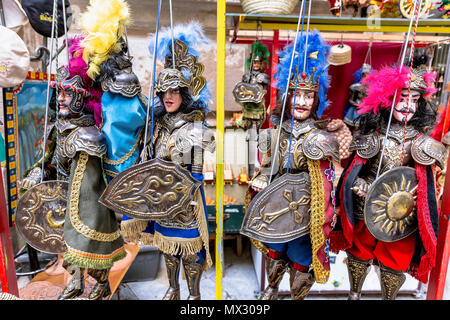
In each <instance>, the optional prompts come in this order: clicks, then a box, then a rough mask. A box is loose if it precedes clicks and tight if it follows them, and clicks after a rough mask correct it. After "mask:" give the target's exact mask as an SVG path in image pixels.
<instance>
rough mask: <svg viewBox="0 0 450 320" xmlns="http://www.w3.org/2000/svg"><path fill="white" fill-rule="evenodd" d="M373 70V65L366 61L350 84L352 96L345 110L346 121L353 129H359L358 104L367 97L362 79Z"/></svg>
mask: <svg viewBox="0 0 450 320" xmlns="http://www.w3.org/2000/svg"><path fill="white" fill-rule="evenodd" d="M371 71H372V66H371V65H369V64H367V63H364V64H363V66H362V67H361V68H360V69H359V70H358V71H356V72H355V73H354V74H353V78H354V79H355V80H354V82H353V84H352V85H351V86H350V98H349V99H348V105H347V108H346V109H345V111H344V122H345V124H346V125H348V126H349V127H350V128H351V129H352V130H356V129H358V120H357V118H358V105H359V104H360V103H361V102H362V99H363V98H364V97H365V88H364V86H363V85H362V83H361V82H362V81H363V80H364V78H365V77H366V75H368V74H369V73H370V72H371Z"/></svg>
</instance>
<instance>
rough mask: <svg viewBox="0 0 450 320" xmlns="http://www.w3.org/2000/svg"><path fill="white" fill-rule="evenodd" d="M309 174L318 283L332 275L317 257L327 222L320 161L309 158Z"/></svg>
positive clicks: (323, 239)
mask: <svg viewBox="0 0 450 320" xmlns="http://www.w3.org/2000/svg"><path fill="white" fill-rule="evenodd" d="M307 162H308V170H309V176H310V177H311V222H310V233H311V244H312V258H313V262H312V264H313V269H314V276H315V278H316V281H317V282H318V283H326V282H327V281H328V278H329V276H330V270H325V269H324V268H323V265H322V263H321V262H320V260H319V258H318V257H317V252H318V251H319V249H320V248H321V247H322V246H323V244H324V243H325V235H324V233H323V225H324V223H325V190H324V186H323V183H324V181H323V177H322V172H321V171H320V162H319V161H317V160H310V159H307Z"/></svg>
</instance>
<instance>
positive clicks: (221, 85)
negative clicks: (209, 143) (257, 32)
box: [216, 0, 226, 300]
mask: <svg viewBox="0 0 450 320" xmlns="http://www.w3.org/2000/svg"><path fill="white" fill-rule="evenodd" d="M225 12H226V3H225V0H217V73H216V77H217V78H216V83H217V87H216V94H217V99H216V100H217V101H216V225H217V227H216V300H222V274H223V270H222V267H223V183H224V181H223V150H224V149H223V146H224V130H225V128H224V120H225V31H226V30H225V28H226V25H225Z"/></svg>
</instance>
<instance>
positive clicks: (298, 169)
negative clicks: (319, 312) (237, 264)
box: [0, 0, 450, 300]
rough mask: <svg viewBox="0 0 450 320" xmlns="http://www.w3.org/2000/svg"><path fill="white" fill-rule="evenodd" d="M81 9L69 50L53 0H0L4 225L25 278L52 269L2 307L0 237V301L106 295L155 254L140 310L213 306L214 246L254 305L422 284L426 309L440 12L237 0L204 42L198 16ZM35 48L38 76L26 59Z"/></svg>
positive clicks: (447, 119)
mask: <svg viewBox="0 0 450 320" xmlns="http://www.w3.org/2000/svg"><path fill="white" fill-rule="evenodd" d="M71 2H72V4H73V3H74V2H73V1H71ZM88 2H89V4H88V5H87V6H86V8H85V10H84V12H82V13H81V14H80V15H79V19H77V21H75V22H76V27H77V30H79V31H80V34H77V35H73V34H71V35H70V37H69V35H67V34H65V33H66V31H67V30H68V29H69V27H70V25H71V23H72V18H73V17H72V9H73V10H75V9H76V10H77V11H78V6H74V7H72V8H71V4H70V3H69V0H50V1H48V0H39V1H26V0H22V1H21V2H19V1H17V0H7V1H6V2H5V1H4V3H3V6H2V5H1V1H0V22H1V23H2V25H4V26H0V38H3V40H4V41H3V42H4V43H5V45H4V46H3V50H1V52H0V87H2V88H3V89H2V93H3V94H2V97H3V107H4V109H3V113H4V116H3V117H1V115H0V117H1V119H0V121H1V122H0V129H1V130H3V132H1V134H0V145H2V144H4V149H5V150H4V152H3V153H2V152H0V160H2V159H3V160H4V162H2V161H0V162H2V165H3V166H4V168H3V171H5V172H6V173H7V174H6V176H4V178H5V181H4V185H5V189H6V190H5V191H6V192H5V195H6V198H7V199H6V204H5V207H6V208H5V210H0V214H3V211H5V212H6V214H5V216H4V217H0V230H4V229H5V227H10V228H15V230H14V231H15V232H17V234H18V236H19V237H18V238H19V240H20V241H22V243H23V244H24V246H23V247H22V249H21V250H22V253H25V251H28V252H27V253H28V259H29V267H30V270H31V271H32V272H31V273H33V272H34V273H33V275H34V274H41V275H42V274H43V273H42V271H44V272H45V271H46V270H47V269H48V268H50V267H51V266H52V265H53V264H46V266H42V264H41V265H40V266H39V261H41V262H42V261H43V260H39V261H37V267H35V266H32V264H33V263H32V259H33V258H32V255H33V254H34V253H36V252H37V253H39V255H41V254H44V255H51V256H54V257H55V260H54V263H55V267H56V266H58V268H59V271H61V272H60V273H58V274H57V275H56V273H54V274H51V272H50V273H47V274H46V276H48V278H46V279H50V278H51V277H52V276H55V275H56V276H55V277H59V279H58V280H57V281H55V282H54V283H53V282H46V281H43V280H42V279H39V278H40V277H37V278H38V279H39V280H37V281H40V282H44V284H43V285H42V284H36V283H34V284H33V281H30V283H31V286H30V288H31V287H33V285H34V287H33V288H34V289H33V290H34V291H33V292H32V293H31V294H30V293H27V294H22V293H23V292H25V291H26V290H25V291H22V293H21V294H20V295H17V296H16V295H6V294H4V293H6V292H7V291H8V288H7V287H8V285H9V284H7V283H6V281H5V276H6V271H5V270H6V269H7V268H8V267H9V269H8V281H10V279H9V278H10V277H11V274H12V273H11V272H12V271H14V263H13V266H12V267H11V265H9V266H8V263H9V261H14V260H16V261H15V262H16V263H17V261H18V260H17V257H18V256H17V257H13V256H12V253H13V252H12V250H11V248H13V247H12V246H11V245H10V243H8V242H5V237H6V238H8V239H9V238H11V239H12V240H13V241H16V239H14V238H12V237H10V235H9V234H8V233H6V232H3V231H2V232H1V233H0V240H1V241H0V242H1V243H3V244H4V245H3V246H0V248H1V249H2V250H0V284H1V290H0V291H2V292H0V300H4V299H11V298H14V297H16V298H19V299H29V298H30V299H33V298H35V299H45V297H47V298H48V297H51V298H50V299H59V300H71V299H89V300H102V299H111V298H112V297H113V296H114V294H116V293H117V297H118V299H119V300H120V299H121V298H120V294H121V293H120V290H119V285H120V283H121V282H126V281H125V280H124V279H125V278H124V275H125V273H126V272H127V270H129V269H128V268H129V266H130V265H131V264H132V262H133V260H134V259H135V257H136V256H137V255H138V252H139V248H140V247H141V248H142V247H150V246H151V247H152V248H153V250H155V251H156V252H157V253H158V255H161V256H162V257H161V263H163V264H162V265H161V266H162V267H163V270H162V271H163V273H164V274H165V275H167V280H165V281H167V282H168V286H167V287H166V286H164V287H162V289H163V292H156V291H155V292H154V291H152V290H153V288H151V289H149V290H148V292H151V294H152V295H153V297H152V299H154V298H156V299H160V298H161V299H162V300H180V299H187V300H200V299H202V298H203V299H205V298H207V299H208V298H209V296H207V297H205V293H204V291H203V290H205V289H206V287H208V289H209V285H207V286H205V284H204V283H203V287H202V286H201V283H202V282H201V281H204V279H205V271H207V270H208V269H209V268H210V267H212V266H213V258H212V254H213V252H214V253H215V257H214V258H215V259H216V260H215V268H216V270H215V273H214V277H215V281H216V286H217V285H219V282H221V281H222V278H224V277H228V276H229V274H227V273H226V269H227V268H229V263H227V264H225V263H224V261H226V260H227V259H228V257H227V251H228V250H224V247H225V243H224V241H225V240H227V241H230V240H235V241H236V248H235V249H236V250H235V253H236V254H237V256H238V257H240V256H241V253H242V252H243V249H244V250H247V248H248V246H247V244H250V246H249V247H250V248H249V250H248V251H247V252H245V253H246V254H247V253H248V254H249V255H250V256H251V258H252V263H253V267H254V270H255V274H256V276H257V278H258V279H257V282H258V285H257V287H258V288H252V289H251V291H252V293H251V294H254V295H253V297H254V298H258V299H259V300H277V299H280V298H281V296H282V295H289V296H290V298H291V299H292V300H303V299H305V298H310V296H311V294H329V293H331V294H333V292H335V294H336V295H341V294H342V295H345V296H346V298H348V300H360V299H362V297H364V296H365V294H366V293H368V292H370V294H378V297H379V298H381V299H383V300H395V299H397V296H399V295H400V294H403V295H404V294H406V293H408V294H410V293H412V292H413V291H417V292H416V293H412V294H416V295H417V296H416V298H417V297H418V296H419V295H420V293H419V291H421V292H422V293H424V292H426V290H428V288H427V287H426V286H425V285H426V284H428V283H429V284H430V286H429V290H430V291H429V292H430V294H429V297H432V296H433V294H437V293H435V291H438V289H437V288H435V287H436V282H438V283H442V281H445V280H442V279H437V278H439V277H440V274H439V275H437V271H436V270H440V269H439V268H442V267H444V268H447V264H445V263H446V261H444V262H442V257H444V258H445V252H446V251H448V245H447V244H445V243H444V241H443V236H442V235H443V234H444V231H446V232H447V233H448V230H450V229H448V226H447V224H446V223H448V222H447V221H445V216H443V215H442V213H441V211H442V212H444V211H445V209H447V206H448V205H447V203H450V201H449V199H450V198H448V197H447V191H448V190H447V189H446V187H447V188H448V186H446V185H445V177H446V169H447V161H448V159H447V158H448V155H449V150H450V133H449V132H448V131H449V127H450V111H449V110H450V109H448V106H446V104H447V103H448V101H445V99H448V96H447V95H446V94H445V92H448V91H450V90H449V89H450V85H449V84H448V83H445V81H447V80H448V78H449V77H448V74H447V68H446V67H447V65H448V63H449V59H448V57H447V55H448V51H449V43H448V41H447V40H446V38H444V37H443V36H442V35H446V34H448V33H449V32H450V31H448V30H450V28H449V27H448V23H446V22H445V20H444V19H446V18H447V15H448V9H449V8H450V5H449V4H448V3H447V1H437V0H436V1H435V0H423V1H421V2H420V4H421V5H420V8H419V6H418V2H416V0H329V1H328V2H323V3H321V4H320V5H317V7H313V9H311V3H313V5H315V2H313V1H303V0H302V1H298V0H296V1H291V0H270V1H269V0H268V1H253V0H241V6H242V9H243V11H244V13H245V14H243V13H242V12H241V13H239V14H238V13H233V14H231V13H230V14H227V13H226V12H225V13H223V12H222V13H223V15H222V13H221V12H219V2H218V3H217V5H218V8H217V10H218V12H217V13H218V15H217V16H218V26H219V22H220V21H219V17H225V19H226V23H224V26H223V29H222V30H220V28H218V29H217V30H216V31H218V33H217V42H214V41H210V40H209V39H208V38H209V37H210V34H213V32H212V29H214V28H212V27H211V26H210V25H209V24H208V22H205V26H203V24H202V23H203V21H202V19H203V18H200V21H202V22H189V23H185V24H181V23H180V24H176V25H173V16H172V15H173V12H172V10H173V9H172V5H173V3H172V1H170V2H169V4H170V6H169V7H168V8H167V10H170V12H165V13H164V12H161V3H162V2H163V1H161V0H159V1H158V9H157V11H156V10H155V11H154V12H153V11H151V12H149V13H146V14H147V15H150V16H151V19H152V20H151V21H153V19H154V18H155V19H156V21H157V22H156V32H154V30H146V29H148V28H147V27H148V21H150V20H148V21H147V22H146V23H147V24H145V23H144V24H142V23H141V22H142V17H140V16H138V15H139V14H141V12H139V10H135V9H136V8H144V7H145V8H146V9H149V10H150V7H149V6H148V4H144V3H140V4H139V5H136V3H131V2H130V3H128V2H126V0H89V1H88ZM5 3H10V4H14V6H15V7H14V8H15V9H14V10H11V8H7V10H2V9H5V8H4V7H5ZM306 3H308V5H309V9H307V7H306ZM328 3H329V5H330V6H329V7H328ZM175 5H177V3H175ZM184 5H185V4H184ZM299 5H300V7H301V8H299V9H300V14H299V15H298V16H293V15H291V13H292V11H293V9H294V8H296V7H298V6H299ZM415 5H417V8H419V9H420V11H419V12H418V13H417V14H413V13H414V9H415ZM16 6H21V8H19V11H20V12H18V11H17V7H16ZM63 7H64V8H63ZM205 7H206V6H205ZM224 7H225V6H224ZM179 8H180V7H178V8H177V9H179ZM183 8H185V7H183ZM22 9H23V10H22ZM132 9H134V10H132ZM153 9H154V8H151V10H153ZM224 10H225V9H224ZM306 10H309V11H306ZM329 10H330V11H329ZM225 11H226V10H225ZM311 11H313V13H314V17H313V16H311ZM319 11H320V12H319ZM77 13H78V12H77ZM131 13H133V14H134V15H135V16H134V17H133V18H132V17H131ZM166 13H167V14H168V16H170V27H162V28H160V25H159V23H160V22H159V21H160V18H162V17H163V14H166ZM5 14H6V15H7V16H6V19H5ZM25 14H26V15H25ZM177 14H178V15H179V12H177ZM327 15H328V18H326V16H327ZM331 15H334V16H335V17H331ZM324 16H325V18H324ZM74 17H75V16H74ZM136 17H137V19H136V20H135V18H136ZM336 17H339V18H336ZM12 18H14V19H12ZM23 18H25V20H23ZM297 18H299V19H297ZM27 19H28V21H29V22H30V25H28V26H27V25H26V22H28V21H26V20H27ZM438 19H440V20H438ZM163 20H164V19H163ZM188 20H189V19H188ZM399 20H400V21H399ZM402 20H403V21H402ZM13 21H18V24H14V23H13V24H11V23H12V22H13ZM21 21H22V22H23V21H25V22H23V23H22V24H21V23H19V22H21ZM136 21H137V22H138V23H136ZM166 22H167V21H166ZM378 22H381V24H379V25H377V23H378ZM408 22H409V23H408ZM8 23H9V24H10V25H11V28H9V27H5V26H7V25H8ZM294 25H297V30H296V33H295V38H294V37H293V34H292V31H288V30H292V29H294ZM300 26H301V30H300ZM379 27H380V28H381V29H380V28H379ZM315 28H318V29H319V30H320V31H318V30H313V29H315ZM16 30H17V31H16ZM144 30H145V32H143V31H144ZM322 30H323V33H321V31H322ZM219 31H220V32H222V31H225V36H224V38H225V41H224V42H222V40H221V39H219V36H222V34H221V33H219ZM271 31H273V33H272V32H271ZM16 32H18V33H16ZM228 33H229V35H230V37H229V38H228V37H227V34H228ZM55 34H57V35H58V37H56V35H55ZM419 34H420V36H418V37H417V38H416V35H419ZM52 35H53V37H52ZM207 35H208V36H207ZM344 35H345V42H344ZM36 37H37V42H39V45H40V46H39V48H38V49H39V50H38V49H36V52H38V51H39V52H40V53H43V55H41V56H42V60H41V61H40V60H38V55H37V53H35V56H34V57H33V56H30V54H29V52H28V49H29V48H32V47H33V46H36V39H35V38H36ZM47 37H49V39H47ZM61 37H62V38H63V39H59V38H61ZM129 37H130V38H129ZM147 37H150V38H149V39H148V38H147ZM30 38H33V39H31V41H30ZM144 38H145V39H144ZM325 39H327V40H329V41H330V42H327V41H326V40H325ZM42 40H43V43H42ZM61 40H63V41H62V46H61V42H60V43H59V44H58V41H61ZM129 40H130V41H129ZM48 41H50V43H48ZM226 41H230V43H229V44H230V45H229V46H228V45H227V44H226V43H227V42H226ZM416 41H417V43H416ZM148 42H149V43H148ZM374 42H375V43H374ZM400 42H403V43H400ZM373 43H374V46H373V49H374V50H373V53H374V54H373V56H374V59H373V61H372V56H371V54H372V52H371V48H372V44H373ZM55 44H56V45H55ZM367 44H368V51H367V54H366V48H367ZM47 45H48V47H49V48H46V47H47ZM66 45H67V52H66ZM142 45H144V46H146V47H147V48H148V52H149V56H147V55H148V54H142V52H139V51H142V47H140V46H142ZM236 46H237V48H236ZM133 47H135V48H137V49H136V50H134V49H133ZM41 49H42V50H41ZM30 52H31V51H30ZM66 54H67V65H63V66H62V65H61V63H60V60H61V59H60V57H61V56H64V57H63V60H64V61H66V57H65V55H66ZM132 54H134V56H133V55H132ZM364 55H366V56H365V59H364ZM397 56H398V59H397ZM149 57H150V59H151V60H152V61H153V64H152V65H151V66H149V65H150V64H149V63H148V61H147V60H148V58H149ZM220 59H223V60H224V61H220ZM428 59H430V60H428ZM222 62H224V64H225V65H222ZM393 62H395V63H393ZM41 63H42V64H41ZM55 63H56V67H55V65H54V64H55ZM64 63H65V62H64ZM216 63H217V65H216ZM244 63H245V69H244ZM344 65H345V66H344ZM222 67H223V68H222ZM35 69H36V70H39V71H43V70H47V71H48V72H49V73H45V72H34V70H35ZM222 69H224V70H222ZM52 71H53V72H54V74H51V72H52ZM149 71H150V72H149ZM242 72H244V74H243V75H242ZM141 74H142V75H144V74H145V75H149V78H150V81H147V80H148V79H139V78H138V76H139V75H141ZM436 74H437V75H438V77H436ZM352 75H353V77H352ZM241 76H242V77H241ZM145 77H147V76H145ZM331 78H332V79H331ZM207 79H208V80H207ZM230 79H232V80H230ZM436 79H439V80H436ZM445 87H446V90H444V88H445ZM143 88H145V90H148V94H146V93H145V92H144V91H143V90H144V89H143ZM210 88H212V90H214V93H217V97H216V98H215V100H214V96H212V95H211V92H210ZM225 89H226V90H225ZM223 95H224V96H223ZM269 102H270V103H269ZM211 103H216V104H217V106H216V108H213V107H212V108H211V109H212V110H210V104H211ZM330 106H331V107H330ZM210 111H212V112H210ZM216 141H217V150H216ZM2 156H3V158H2ZM219 170H221V171H222V172H220V171H219ZM446 190H447V191H446ZM0 204H2V198H1V197H0ZM8 218H9V221H6V220H7V219H8ZM5 221H6V222H5ZM8 223H9V226H8ZM445 236H446V233H445ZM438 237H439V238H438ZM8 239H6V240H7V241H9V240H8ZM212 241H214V242H215V245H216V250H215V251H214V250H211V248H210V245H211V243H212ZM227 245H228V243H227ZM130 248H132V250H131V249H130ZM130 250H131V251H130ZM10 251H11V252H10ZM130 252H131V254H130ZM443 252H444V254H443ZM22 253H21V255H22ZM6 254H9V256H6ZM158 257H159V256H158ZM24 259H26V258H24V257H22V258H21V260H20V261H21V262H20V266H19V267H18V269H16V273H17V275H19V274H20V272H23V270H24V269H23V268H24V267H23V264H22V260H24ZM36 259H38V258H36ZM157 260H158V261H155V263H157V264H159V258H157ZM45 261H48V260H45ZM116 263H117V264H116ZM232 263H233V264H234V262H232ZM115 264H116V266H117V265H119V266H118V267H117V270H119V269H120V270H121V271H120V275H119V272H116V273H115V268H116V267H114V268H113V265H115ZM15 267H16V268H17V265H16V266H15ZM27 267H28V266H27ZM27 267H25V268H27ZM146 267H148V266H146ZM39 268H42V269H40V270H38V269H39ZM25 270H26V269H25ZM34 270H37V271H34ZM51 270H56V268H55V269H51ZM26 271H27V272H28V270H26ZM209 272H211V271H209ZM439 272H440V271H439ZM180 273H181V279H180ZM130 274H131V273H129V275H130ZM155 274H156V272H155ZM61 275H64V277H62V276H61ZM233 276H234V274H233ZM61 278H64V279H61ZM153 278H154V277H152V280H153ZM158 278H159V277H158ZM206 278H208V280H207V281H210V280H211V279H210V277H209V274H206ZM30 279H31V280H32V279H33V278H30ZM202 279H203V280H202ZM44 280H45V279H44ZM146 280H147V279H146ZM183 281H186V286H184V287H187V291H186V295H185V293H183V289H182V288H183V284H184V283H183ZM233 281H234V280H233ZM133 282H134V281H133ZM180 282H181V283H180ZM226 285H227V286H228V285H230V284H229V283H227V284H226ZM231 285H232V286H233V289H236V290H240V287H239V286H240V285H241V284H240V283H233V284H231ZM363 285H364V287H363ZM56 286H57V287H58V288H57V289H58V290H56V291H55V290H53V289H52V287H56ZM220 286H222V284H221V283H220ZM203 288H205V289H203ZM217 288H218V287H216V288H215V289H216V290H217ZM201 289H202V292H201ZM255 289H256V290H255ZM21 290H22V289H21ZM41 290H42V292H40V291H41ZM48 290H50V291H52V293H53V294H52V295H48V292H49V291H48ZM248 290H249V291H250V289H248ZM13 291H14V290H13ZM219 291H220V290H219ZM2 294H3V295H2ZM125 294H127V293H125ZM246 294H248V292H246ZM437 295H438V294H437ZM438 296H439V295H438ZM441 296H442V295H441ZM228 297H231V295H230V296H228ZM228 297H227V298H228ZM378 297H377V299H378ZM429 297H428V296H427V299H428V298H429ZM139 298H140V297H139ZM216 299H222V296H221V295H220V294H219V292H218V291H216Z"/></svg>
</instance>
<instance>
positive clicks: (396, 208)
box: [364, 167, 418, 242]
mask: <svg viewBox="0 0 450 320" xmlns="http://www.w3.org/2000/svg"><path fill="white" fill-rule="evenodd" d="M416 190H417V177H416V170H415V169H414V168H410V167H397V168H394V169H392V170H389V171H388V172H385V173H384V174H382V175H381V176H380V177H378V179H377V180H375V182H374V183H373V184H372V185H371V187H370V189H369V192H368V193H367V197H366V201H365V205H364V221H365V223H366V226H367V229H369V232H370V233H371V234H372V235H373V236H374V237H375V238H377V239H378V240H381V241H385V242H394V241H398V240H401V239H403V238H406V237H407V236H409V235H410V234H412V233H413V232H415V231H416V230H417V228H418V224H417V215H416V208H415V207H416V197H417V196H416Z"/></svg>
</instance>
